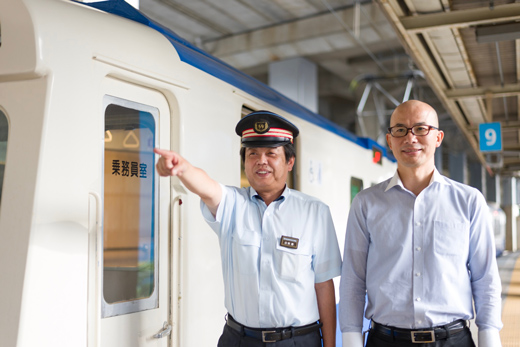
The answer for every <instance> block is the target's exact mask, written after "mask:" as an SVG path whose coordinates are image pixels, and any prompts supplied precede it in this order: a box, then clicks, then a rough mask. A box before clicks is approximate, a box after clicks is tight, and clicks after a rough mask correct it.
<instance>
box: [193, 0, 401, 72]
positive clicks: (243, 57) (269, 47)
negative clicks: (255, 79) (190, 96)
mask: <svg viewBox="0 0 520 347" xmlns="http://www.w3.org/2000/svg"><path fill="white" fill-rule="evenodd" d="M362 6H363V7H364V8H365V9H366V11H365V12H367V13H369V14H370V15H371V16H372V17H371V18H367V17H366V16H361V18H360V20H361V22H360V26H361V34H360V37H359V38H356V37H354V36H353V35H351V33H352V32H351V31H352V30H351V29H350V28H352V26H353V22H354V11H353V9H352V8H345V9H341V10H336V11H334V13H330V12H328V13H323V14H320V15H317V16H313V17H309V18H302V19H299V20H296V21H288V22H283V23H280V24H277V25H272V26H269V27H264V28H260V29H257V30H253V31H249V32H244V33H240V34H235V35H230V36H226V37H223V38H219V39H214V40H206V41H203V47H204V49H205V50H206V51H208V52H210V53H211V54H212V55H215V56H216V57H218V58H220V59H222V60H224V61H226V62H228V63H230V64H231V65H233V66H235V67H237V68H239V69H244V68H248V67H253V66H257V65H260V64H265V63H269V62H271V61H275V60H279V59H286V58H291V57H295V56H316V55H319V54H324V53H331V52H335V51H339V50H341V51H342V52H346V53H347V54H348V53H349V52H351V54H356V55H359V54H360V51H363V52H364V53H365V54H366V53H367V52H366V48H367V46H370V47H381V49H385V48H387V49H390V48H391V47H393V46H394V45H395V41H396V36H395V33H394V31H393V30H392V27H391V26H390V25H389V23H388V22H387V21H386V19H385V17H384V15H383V14H382V13H381V12H380V11H376V10H377V8H376V9H373V7H374V6H375V5H374V4H373V3H367V4H366V5H362ZM347 57H348V55H347ZM344 58H345V56H343V59H344Z"/></svg>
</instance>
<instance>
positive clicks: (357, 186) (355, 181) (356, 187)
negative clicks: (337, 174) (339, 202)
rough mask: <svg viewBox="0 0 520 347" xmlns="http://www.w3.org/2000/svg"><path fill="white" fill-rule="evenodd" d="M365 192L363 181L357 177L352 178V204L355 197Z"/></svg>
mask: <svg viewBox="0 0 520 347" xmlns="http://www.w3.org/2000/svg"><path fill="white" fill-rule="evenodd" d="M362 190H363V180H362V179H360V178H356V177H351V178H350V202H351V203H352V200H354V197H355V196H356V195H357V193H359V192H360V191H362Z"/></svg>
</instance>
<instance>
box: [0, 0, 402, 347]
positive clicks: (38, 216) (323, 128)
mask: <svg viewBox="0 0 520 347" xmlns="http://www.w3.org/2000/svg"><path fill="white" fill-rule="evenodd" d="M0 26H1V27H0V32H1V45H0V118H3V119H4V121H5V123H6V124H7V126H4V130H6V131H7V139H6V140H5V141H3V142H2V140H0V145H2V144H3V147H2V146H0V151H1V150H2V148H3V149H4V153H3V156H5V161H4V162H3V163H2V164H3V165H4V169H5V171H4V178H3V189H2V193H1V202H2V203H1V208H0V240H1V242H0V262H1V264H2V266H1V269H0V278H1V279H2V289H1V291H0V293H1V295H0V345H1V346H5V347H14V346H16V347H33V346H39V347H45V346H52V347H57V346H66V347H70V346H74V347H81V346H85V347H86V346H89V347H91V346H100V347H106V346H111V347H113V346H125V347H131V346H175V347H200V346H214V345H216V341H217V339H218V336H219V335H220V333H221V330H222V327H223V324H224V315H225V313H226V311H225V308H224V305H223V302H224V292H223V284H222V275H221V266H220V251H219V247H218V243H217V237H216V236H215V234H214V233H213V232H212V231H211V229H210V228H209V227H208V226H207V225H206V224H205V222H204V221H203V218H202V216H201V213H200V208H199V198H198V197H197V196H195V195H193V194H192V193H190V192H187V191H186V190H185V189H184V188H183V187H182V185H181V184H180V183H179V181H178V180H177V179H169V178H158V176H157V175H156V174H155V170H154V168H153V165H154V160H155V159H156V158H155V159H154V157H153V156H152V155H151V154H150V151H151V148H152V147H154V146H156V147H161V148H171V149H173V150H175V151H178V152H179V153H180V154H181V155H183V156H184V157H186V158H188V159H189V160H190V161H191V162H192V163H193V164H194V165H196V166H199V167H201V168H203V169H205V170H206V171H207V172H208V173H209V174H210V176H212V177H213V178H215V179H216V180H218V181H219V182H222V183H224V184H228V185H240V179H241V174H240V171H241V169H240V158H239V155H238V153H239V149H240V142H239V138H238V137H237V136H236V135H235V134H234V127H235V125H236V123H237V122H238V120H239V119H240V117H241V115H242V114H243V113H244V112H245V111H244V110H246V109H249V110H259V109H268V110H272V111H274V112H277V113H279V114H281V115H283V116H284V117H286V118H288V119H289V120H290V121H292V122H293V123H295V124H296V125H297V126H298V127H299V129H300V134H301V135H300V136H299V137H298V139H297V151H298V153H297V159H296V162H297V166H296V176H295V183H296V188H297V189H299V190H301V191H303V192H305V193H307V194H310V195H314V196H316V197H318V198H320V199H321V200H322V201H324V202H325V203H327V204H328V205H329V206H330V208H331V211H332V215H333V218H334V223H335V226H336V229H337V233H338V240H339V243H340V246H341V248H343V247H342V245H343V240H344V232H345V226H346V220H347V214H348V210H349V207H350V197H351V190H352V189H353V188H352V187H351V179H352V177H355V178H359V179H362V180H363V181H364V185H365V186H368V185H371V184H374V183H377V182H380V181H381V180H383V179H386V178H388V177H390V176H391V175H392V174H393V172H394V170H395V163H394V162H393V161H391V160H390V159H388V158H387V157H386V156H385V157H384V158H383V159H382V164H375V163H374V162H373V159H372V157H373V149H372V147H375V148H379V149H380V150H382V151H383V153H385V151H384V149H382V148H381V147H378V146H377V145H376V144H375V143H373V142H371V141H370V140H366V139H358V138H356V137H355V136H353V135H349V134H348V133H347V132H346V131H342V130H341V129H339V128H337V127H335V126H334V125H333V124H331V123H329V122H327V121H326V120H323V119H322V118H320V117H319V116H317V115H313V114H311V113H310V112H309V111H307V110H305V109H303V108H302V107H300V106H298V105H296V104H294V103H292V102H291V101H289V100H287V99H286V98H284V97H283V96H281V95H279V94H277V93H276V92H274V91H272V90H270V89H269V88H267V87H265V86H263V85H261V84H260V83H257V82H255V81H254V80H252V79H251V78H249V77H247V76H243V75H241V74H240V73H238V72H236V71H234V70H232V69H231V68H229V67H228V66H225V65H224V64H221V65H219V64H220V63H219V62H218V61H215V60H212V58H211V57H208V56H205V55H203V54H201V53H200V52H197V51H196V50H193V49H192V48H190V47H188V46H186V47H184V48H183V45H182V43H179V42H177V44H176V45H174V44H173V43H172V41H170V40H169V39H168V38H167V36H165V35H164V33H161V32H159V31H157V30H155V29H153V28H150V27H148V26H145V25H143V24H141V23H137V22H135V21H132V20H129V19H127V18H122V17H120V16H116V15H113V14H108V13H106V12H103V11H100V10H97V9H93V8H91V7H89V6H86V5H82V4H78V3H74V2H69V1H60V0H23V1H19V0H2V1H1V2H0ZM181 49H184V50H185V51H184V52H181V51H180V50H181ZM190 52H191V53H190ZM192 53H193V57H194V58H189V56H190V54H192ZM183 54H184V56H183ZM186 57H188V58H186ZM197 59H200V61H202V62H201V63H200V64H199V63H197V62H196V61H197ZM204 66H210V67H211V68H213V69H215V71H217V72H218V71H220V72H224V73H228V72H229V73H230V74H232V75H233V76H232V77H231V78H230V79H227V80H226V78H222V77H221V76H218V75H217V76H213V75H212V71H213V70H211V71H209V70H208V71H209V72H206V71H203V70H204V69H205V68H204ZM243 81H245V84H246V85H250V86H253V88H249V89H248V88H241V87H240V86H241V84H240V83H242V82H243ZM269 99H271V100H272V101H269ZM110 105H112V106H110ZM110 107H112V108H110ZM123 111H124V112H127V111H128V113H125V115H124V116H121V115H120V113H121V112H123ZM134 111H135V112H134ZM119 117H123V118H122V119H120V118H119ZM0 124H1V122H0ZM349 137H350V138H349ZM5 145H6V146H5ZM0 157H1V156H0ZM125 163H126V164H125ZM125 173H126V175H125ZM113 182H116V183H113ZM114 187H115V188H114ZM136 187H137V188H136ZM125 209H126V210H125ZM115 215H117V216H120V215H124V216H125V217H124V218H120V220H119V221H118V222H117V223H120V224H118V225H119V229H118V231H117V232H115V234H114V235H116V236H117V237H115V239H110V237H109V236H107V234H106V233H105V232H106V230H108V229H107V228H108V225H112V224H111V223H116V222H112V217H113V216H115ZM125 220H126V221H129V223H130V224H131V226H130V227H129V229H132V228H134V227H135V225H137V224H139V223H141V224H143V225H144V226H141V225H140V224H139V225H138V226H137V227H135V228H137V232H136V231H135V230H134V229H132V230H134V231H131V232H128V231H127V230H126V229H125V228H123V227H122V224H121V223H125ZM146 228H149V229H150V230H149V232H151V233H150V234H146V233H145V232H144V231H143V230H145V229H146ZM127 232H128V233H127ZM125 233H127V234H125ZM145 234H146V235H148V236H146V235H145ZM124 235H128V236H124ZM136 235H137V236H136ZM135 237H138V238H141V237H142V238H144V241H143V242H142V243H139V242H141V241H138V247H133V246H132V247H127V245H126V244H125V242H127V241H128V239H130V238H135ZM147 237H148V241H146V238H147ZM139 240H141V239H139ZM108 244H110V245H112V246H110V247H108V246H107V245H108ZM125 245H126V246H125ZM125 247H126V248H125ZM107 252H109V253H110V252H113V254H112V253H110V254H112V255H114V254H115V256H111V255H107ZM125 252H129V253H128V254H130V253H131V254H137V253H138V254H139V256H138V257H139V264H137V265H136V263H135V262H134V263H132V260H131V258H132V255H130V256H128V259H127V256H126V255H124V254H126V253H125ZM132 252H134V253H132ZM129 259H130V260H129ZM132 259H133V258H132ZM110 262H113V263H110ZM125 262H128V264H131V265H129V266H127V267H125V264H126V263H125ZM109 263H110V264H112V265H110V266H109V265H107V264H109ZM146 266H149V267H146ZM109 271H112V272H111V273H109ZM148 275H150V277H146V276H148ZM143 276H145V277H146V279H147V280H146V281H144V282H143ZM130 278H132V279H136V278H137V279H136V281H140V282H139V283H141V284H140V285H139V289H135V290H134V288H130V289H131V291H132V293H130V294H126V293H125V294H120V293H116V292H117V291H121V290H125V288H126V289H128V288H127V287H128V286H127V285H126V284H127V282H126V281H129V279H130ZM147 281H148V282H147ZM143 283H144V284H143ZM108 286H114V288H117V290H115V289H114V290H112V289H111V288H108ZM143 288H144V289H143ZM143 293H144V294H143ZM127 295H130V296H127ZM108 297H110V298H108ZM165 322H166V324H165ZM164 324H165V325H164ZM163 325H164V326H163ZM163 327H164V328H165V331H163V336H164V337H162V338H161V336H156V337H154V335H156V334H158V333H160V332H161V330H162V329H163ZM169 327H170V328H171V332H170V333H169V334H168V332H169V329H168V328H169Z"/></svg>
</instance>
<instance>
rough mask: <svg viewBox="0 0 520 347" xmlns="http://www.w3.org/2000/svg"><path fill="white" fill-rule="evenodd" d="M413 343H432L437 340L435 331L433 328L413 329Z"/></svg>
mask: <svg viewBox="0 0 520 347" xmlns="http://www.w3.org/2000/svg"><path fill="white" fill-rule="evenodd" d="M411 334H412V342H413V343H432V342H435V332H434V331H433V330H423V331H412V332H411Z"/></svg>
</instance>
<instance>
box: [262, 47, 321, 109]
mask: <svg viewBox="0 0 520 347" xmlns="http://www.w3.org/2000/svg"><path fill="white" fill-rule="evenodd" d="M268 80H269V86H270V87H271V88H273V89H275V90H277V91H279V92H280V93H282V94H283V95H285V96H287V97H288V98H289V99H292V100H294V101H296V102H297V103H299V104H300V105H303V106H305V107H306V108H308V109H309V110H311V111H312V112H315V113H317V112H318V68H317V66H316V64H315V63H313V62H311V61H309V60H307V59H304V58H300V57H297V58H292V59H287V60H281V61H275V62H273V63H271V64H269V78H268Z"/></svg>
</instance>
